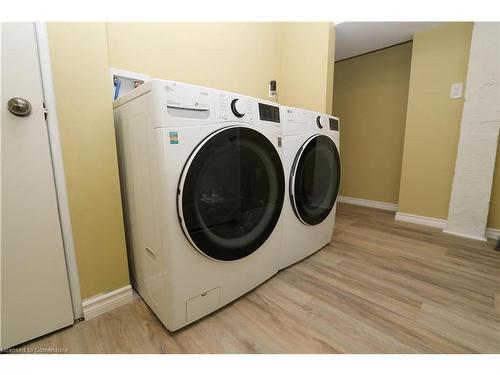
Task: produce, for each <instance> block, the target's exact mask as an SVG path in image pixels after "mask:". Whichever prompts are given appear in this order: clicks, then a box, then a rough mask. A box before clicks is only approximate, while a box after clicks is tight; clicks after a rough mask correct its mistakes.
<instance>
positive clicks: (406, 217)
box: [395, 212, 500, 241]
mask: <svg viewBox="0 0 500 375" xmlns="http://www.w3.org/2000/svg"><path fill="white" fill-rule="evenodd" d="M395 219H396V220H398V221H406V222H407V223H413V224H420V225H427V226H429V227H434V228H440V229H443V232H444V233H448V234H452V235H454V236H460V237H465V238H470V239H473V240H479V241H486V239H487V238H493V239H498V238H500V229H494V228H486V234H485V237H474V236H467V235H463V234H460V233H454V232H451V231H448V230H446V225H447V220H444V219H436V218H434V217H428V216H419V215H412V214H406V213H403V212H396V217H395Z"/></svg>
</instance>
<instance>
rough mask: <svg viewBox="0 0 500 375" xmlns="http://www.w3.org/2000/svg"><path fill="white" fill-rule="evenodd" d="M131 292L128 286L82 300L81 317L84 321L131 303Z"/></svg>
mask: <svg viewBox="0 0 500 375" xmlns="http://www.w3.org/2000/svg"><path fill="white" fill-rule="evenodd" d="M132 298H133V292H132V287H131V286H130V285H126V286H124V287H123V288H120V289H116V290H113V291H111V292H109V293H105V294H100V295H97V296H94V297H90V298H87V299H85V300H83V303H82V306H83V316H84V318H85V320H89V319H92V318H95V317H96V316H98V315H101V314H104V313H105V312H108V311H111V310H113V309H116V308H117V307H120V306H123V305H125V304H126V303H128V302H130V301H132Z"/></svg>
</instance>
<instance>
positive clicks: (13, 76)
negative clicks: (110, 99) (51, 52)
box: [0, 23, 73, 349]
mask: <svg viewBox="0 0 500 375" xmlns="http://www.w3.org/2000/svg"><path fill="white" fill-rule="evenodd" d="M1 40H2V44H1V48H2V69H1V70H2V83H1V87H2V97H1V107H2V108H1V112H2V124H1V253H0V275H1V280H0V281H1V283H0V284H1V285H0V292H1V298H0V308H1V316H0V348H4V349H5V348H8V347H11V346H13V345H16V344H19V343H21V342H24V341H27V340H30V339H32V338H35V337H38V336H41V335H44V334H46V333H49V332H52V331H54V330H57V329H59V328H62V327H65V326H68V325H71V324H72V323H73V311H72V305H71V298H70V290H69V284H68V275H67V270H66V262H65V257H64V249H63V242H62V235H61V226H60V221H59V214H58V206H57V199H56V190H55V184H54V173H53V170H52V160H51V155H50V145H49V138H48V132H47V124H46V121H45V116H44V111H43V89H42V83H41V76H40V66H39V60H38V54H37V46H36V38H35V28H34V24H32V23H3V24H2V30H1ZM15 97H19V98H24V99H26V100H27V101H29V102H30V103H31V113H30V114H29V115H28V116H25V117H19V116H16V115H14V114H12V113H11V112H10V111H9V110H8V109H7V108H8V107H7V103H8V101H9V99H10V98H15Z"/></svg>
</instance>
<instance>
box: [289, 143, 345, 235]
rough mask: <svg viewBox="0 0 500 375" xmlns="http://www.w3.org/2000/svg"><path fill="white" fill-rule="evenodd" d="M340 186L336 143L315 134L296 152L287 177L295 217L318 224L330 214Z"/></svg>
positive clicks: (306, 222) (311, 223) (309, 223)
mask: <svg viewBox="0 0 500 375" xmlns="http://www.w3.org/2000/svg"><path fill="white" fill-rule="evenodd" d="M339 186H340V156H339V152H338V150H337V147H336V146H335V143H334V142H333V140H332V139H331V138H330V137H327V136H326V135H321V134H317V135H314V136H312V137H310V138H309V139H307V141H306V142H304V144H303V145H302V147H301V148H300V149H299V151H298V153H297V155H296V157H295V160H294V163H293V166H292V172H291V174H290V189H289V191H290V199H291V203H292V207H293V209H294V211H295V215H296V216H297V217H298V218H299V220H300V221H302V222H303V223H304V224H306V225H317V224H319V223H321V222H322V221H323V220H325V219H326V218H327V217H328V215H329V214H330V212H331V210H332V209H333V206H334V205H335V201H336V200H337V195H338V192H339Z"/></svg>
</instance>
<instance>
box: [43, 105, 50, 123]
mask: <svg viewBox="0 0 500 375" xmlns="http://www.w3.org/2000/svg"><path fill="white" fill-rule="evenodd" d="M42 106H43V116H44V117H45V120H47V113H49V110H48V109H47V105H46V104H45V102H43V103H42Z"/></svg>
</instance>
